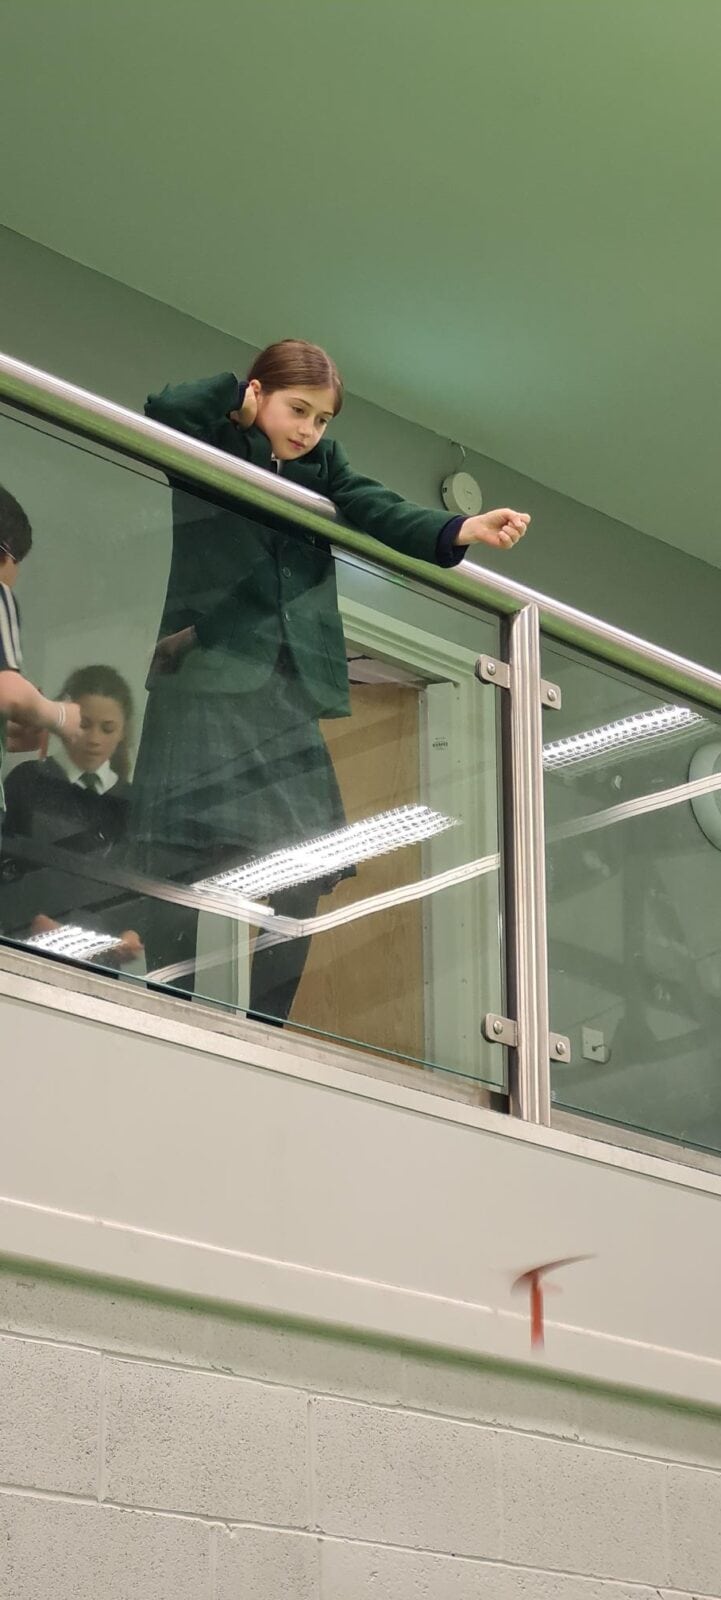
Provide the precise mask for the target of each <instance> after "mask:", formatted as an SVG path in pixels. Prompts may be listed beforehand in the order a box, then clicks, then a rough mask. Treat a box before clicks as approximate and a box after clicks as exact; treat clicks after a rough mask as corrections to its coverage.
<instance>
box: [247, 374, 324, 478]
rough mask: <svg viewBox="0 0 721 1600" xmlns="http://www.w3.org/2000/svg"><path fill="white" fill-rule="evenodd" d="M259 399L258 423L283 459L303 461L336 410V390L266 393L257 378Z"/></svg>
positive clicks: (256, 392)
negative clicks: (303, 457)
mask: <svg viewBox="0 0 721 1600" xmlns="http://www.w3.org/2000/svg"><path fill="white" fill-rule="evenodd" d="M251 381H252V387H253V389H254V390H255V394H256V397H257V401H258V411H257V415H256V423H257V425H258V427H259V428H262V429H263V432H264V433H265V434H267V435H268V438H269V439H270V442H271V446H272V449H273V455H274V456H276V457H277V459H278V460H279V461H299V460H300V458H301V456H307V454H308V451H309V450H313V449H314V448H315V446H316V445H317V443H318V441H319V439H322V438H323V434H324V433H325V430H326V428H327V426H328V423H329V422H330V421H331V420H332V418H333V413H334V410H335V393H334V391H333V389H331V388H328V389H306V388H305V387H304V386H303V385H302V384H301V385H300V386H299V387H298V388H293V389H273V390H272V392H271V393H270V394H266V392H265V390H264V389H263V387H262V384H260V383H259V382H258V380H257V379H253V380H251Z"/></svg>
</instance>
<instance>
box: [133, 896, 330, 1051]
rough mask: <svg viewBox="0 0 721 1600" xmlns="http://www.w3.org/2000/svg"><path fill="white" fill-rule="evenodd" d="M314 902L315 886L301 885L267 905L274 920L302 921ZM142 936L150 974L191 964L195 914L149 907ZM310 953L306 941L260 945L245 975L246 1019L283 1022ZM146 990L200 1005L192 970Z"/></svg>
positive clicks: (198, 977)
mask: <svg viewBox="0 0 721 1600" xmlns="http://www.w3.org/2000/svg"><path fill="white" fill-rule="evenodd" d="M318 899H319V894H318V886H317V884H313V883H302V884H298V885H297V886H295V887H294V888H291V889H283V890H280V891H279V892H278V893H277V894H275V895H273V896H272V898H271V900H270V902H269V903H270V905H271V906H272V908H273V910H274V911H275V912H276V914H277V915H278V916H284V917H299V918H304V917H312V916H314V915H315V910H316V906H317V904H318ZM143 933H144V942H145V955H146V961H147V966H148V971H149V972H152V971H154V970H158V969H159V968H162V967H170V966H175V965H176V964H177V963H180V962H190V963H193V962H194V961H195V952H196V943H197V937H198V912H197V911H196V910H195V909H194V908H193V907H192V906H181V905H174V904H172V903H171V902H170V901H167V900H155V901H153V902H152V904H151V905H149V906H148V907H147V909H146V915H145V918H144V928H143ZM261 937H262V935H261ZM309 949H310V938H309V937H308V938H302V939H278V941H277V943H273V944H268V945H264V944H261V946H260V948H259V949H257V950H256V951H255V953H254V955H253V961H252V964H251V969H250V1005H249V1009H248V1015H249V1016H252V1017H255V1018H258V1019H260V1020H262V1021H268V1022H275V1023H283V1022H285V1021H286V1020H287V1018H288V1017H289V1015H290V1012H291V1008H292V1005H293V1001H294V999H295V996H296V992H297V990H298V986H299V984H300V980H301V978H302V976H303V969H304V967H305V963H306V961H307V959H308V951H309ZM150 987H151V988H157V989H159V990H160V989H172V990H175V991H176V992H177V993H178V994H185V995H192V994H195V993H197V994H198V996H199V998H201V999H202V996H203V974H202V972H196V969H195V967H194V966H193V965H191V966H190V968H189V970H188V971H187V972H185V973H183V974H182V975H181V976H179V977H177V978H172V979H171V980H170V982H169V983H167V984H165V983H158V984H154V983H152V981H151V983H150Z"/></svg>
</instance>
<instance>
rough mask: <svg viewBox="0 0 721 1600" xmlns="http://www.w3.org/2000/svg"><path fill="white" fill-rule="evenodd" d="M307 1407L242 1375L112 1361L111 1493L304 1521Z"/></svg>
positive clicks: (171, 1505)
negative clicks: (249, 1380) (229, 1375)
mask: <svg viewBox="0 0 721 1600" xmlns="http://www.w3.org/2000/svg"><path fill="white" fill-rule="evenodd" d="M307 1404H308V1402H307V1399H306V1396H305V1395H303V1394H299V1393H296V1392H295V1391H294V1390H292V1389H282V1388H273V1387H271V1386H268V1385H265V1384H259V1383H248V1382H246V1381H245V1380H244V1379H242V1378H226V1377H222V1376H216V1375H215V1374H210V1373H205V1372H188V1371H185V1370H183V1369H178V1368H173V1367H156V1366H151V1365H150V1364H147V1363H142V1362H134V1361H109V1362H108V1366H107V1374H106V1427H105V1434H106V1472H107V1478H106V1483H107V1490H106V1495H107V1498H108V1499H109V1500H119V1501H122V1502H123V1503H124V1504H126V1505H132V1506H154V1507H158V1508H159V1509H161V1510H166V1511H188V1512H191V1513H192V1512H199V1513H202V1514H204V1515H209V1516H213V1517H218V1518H221V1519H223V1520H229V1521H234V1520H237V1521H239V1522H246V1521H248V1522H271V1523H281V1524H286V1525H288V1524H289V1525H291V1526H303V1525H305V1523H306V1521H307V1510H308V1497H307V1487H306V1481H307V1470H306V1461H307V1448H306V1446H307Z"/></svg>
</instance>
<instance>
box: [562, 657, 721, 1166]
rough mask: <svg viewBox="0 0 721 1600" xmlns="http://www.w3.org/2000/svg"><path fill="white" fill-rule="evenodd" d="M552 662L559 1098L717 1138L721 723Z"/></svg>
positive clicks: (683, 1138)
mask: <svg viewBox="0 0 721 1600" xmlns="http://www.w3.org/2000/svg"><path fill="white" fill-rule="evenodd" d="M544 671H547V672H548V674H549V676H551V677H553V678H554V680H555V681H557V682H559V683H560V684H561V687H562V693H563V709H562V711H561V712H560V713H558V715H557V716H554V718H553V721H552V723H551V722H550V720H549V723H548V724H547V725H546V743H545V748H544V766H545V769H546V828H547V841H548V849H547V867H548V873H547V877H548V899H549V913H548V915H549V963H550V988H551V1025H552V1027H553V1028H554V1029H557V1030H558V1031H560V1032H562V1033H565V1034H568V1035H569V1036H570V1039H571V1061H570V1064H569V1065H568V1066H556V1067H554V1069H553V1093H554V1104H555V1106H556V1107H557V1108H558V1109H560V1108H562V1107H566V1108H568V1109H574V1110H579V1111H582V1112H584V1113H586V1114H587V1115H591V1116H594V1117H597V1118H600V1119H603V1120H605V1121H609V1122H616V1123H620V1124H623V1125H626V1126H629V1127H634V1128H638V1129H641V1130H644V1131H647V1132H650V1133H653V1134H658V1135H662V1136H664V1137H666V1138H670V1139H674V1140H677V1141H679V1142H682V1143H688V1144H696V1145H699V1146H704V1147H706V1148H709V1149H713V1150H719V1149H721V1043H720V1042H719V1041H720V1040H721V854H719V849H718V846H717V844H716V843H715V842H714V841H713V840H711V839H710V838H709V836H708V831H707V830H705V829H704V828H703V826H702V825H701V824H700V819H699V807H701V817H703V814H704V807H707V808H709V810H710V813H711V814H712V815H714V816H715V817H716V818H717V823H718V825H719V831H718V840H719V843H721V810H720V809H719V807H720V806H721V743H720V742H719V741H720V740H721V724H720V722H719V719H718V717H717V716H716V715H715V713H713V712H710V711H705V710H704V709H703V708H701V707H699V706H697V705H695V706H694V705H685V704H683V703H680V702H678V701H676V700H674V698H673V696H671V695H670V694H669V693H668V691H665V690H658V691H654V689H653V688H652V686H650V685H646V684H643V683H640V682H639V681H638V680H637V679H635V678H632V677H631V676H630V675H628V674H625V673H622V672H620V671H616V670H614V669H612V668H611V667H605V666H604V665H603V664H601V663H599V662H594V661H593V660H591V659H590V658H588V657H585V656H583V655H581V654H580V653H575V652H572V651H570V650H566V649H564V648H563V647H561V646H551V645H549V644H547V645H546V647H545V650H544ZM709 751H711V757H710V759H708V760H707V759H706V756H707V753H708V752H709Z"/></svg>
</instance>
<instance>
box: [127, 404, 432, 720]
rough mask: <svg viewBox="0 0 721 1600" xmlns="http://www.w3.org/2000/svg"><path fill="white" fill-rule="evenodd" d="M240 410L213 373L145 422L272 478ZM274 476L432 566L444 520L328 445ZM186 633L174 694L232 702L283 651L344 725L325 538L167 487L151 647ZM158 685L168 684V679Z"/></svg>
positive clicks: (341, 651) (343, 678)
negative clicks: (236, 417) (168, 525)
mask: <svg viewBox="0 0 721 1600" xmlns="http://www.w3.org/2000/svg"><path fill="white" fill-rule="evenodd" d="M241 393H242V386H241ZM238 404H239V384H238V379H237V378H236V376H235V374H234V373H232V372H221V373H220V374H219V375H218V376H217V377H214V378H206V379H201V380H199V381H198V382H197V383H181V384H177V385H175V386H173V387H170V386H166V388H165V389H163V390H162V391H161V392H160V394H151V395H149V396H148V400H147V403H146V406H145V412H146V415H147V416H149V417H152V418H154V420H155V421H156V422H163V423H165V424H166V425H167V426H168V427H171V428H178V429H179V430H180V432H181V433H188V434H190V435H191V437H192V438H194V439H202V440H204V441H205V442H206V443H207V444H212V445H215V447H216V448H217V449H219V450H226V451H227V452H228V454H229V455H233V456H237V457H239V458H240V459H241V460H242V461H251V462H253V464H254V465H255V466H258V467H266V468H267V469H268V470H272V463H271V447H270V440H269V439H268V437H267V435H266V434H264V433H263V432H262V430H261V429H260V428H256V427H251V428H247V429H240V428H237V427H235V425H234V424H233V423H232V422H229V420H228V412H229V411H232V410H235V408H236V407H237V406H238ZM283 476H284V477H287V478H289V479H290V480H291V481H292V482H293V483H299V484H303V485H304V486H305V487H306V488H308V489H314V490H315V491H316V492H317V493H318V494H322V495H326V496H327V498H328V499H329V500H332V501H333V502H334V504H335V505H336V506H337V507H338V510H339V511H340V512H341V514H342V516H343V517H344V518H345V519H346V520H347V521H348V522H349V523H351V524H353V525H355V526H356V527H357V528H359V529H361V530H362V532H364V533H368V534H371V535H372V537H373V538H375V539H379V540H381V541H382V542H383V543H384V544H388V545H392V546H393V547H394V548H395V549H396V550H402V551H403V552H404V553H405V554H406V555H409V556H413V557H414V558H415V559H417V560H419V561H435V560H436V549H437V545H438V539H439V535H440V534H441V532H442V531H443V529H444V528H445V527H446V526H447V524H448V521H449V519H448V515H447V513H445V512H443V511H429V510H424V509H423V508H422V507H420V506H416V505H413V504H412V503H411V502H410V501H408V500H404V499H403V498H402V497H401V496H400V495H398V494H394V493H393V491H392V490H390V489H385V488H384V487H383V485H382V484H380V483H375V482H374V481H373V479H372V478H364V477H361V476H360V475H359V474H358V473H357V472H353V470H352V468H351V466H350V464H349V461H348V457H347V455H346V453H345V450H344V449H343V446H342V445H341V444H339V443H338V440H337V439H322V440H321V441H320V443H319V444H318V445H316V447H315V449H314V450H311V451H310V452H309V454H308V455H307V456H304V457H303V458H302V460H300V461H289V462H284V463H283ZM261 517H262V520H261ZM461 553H462V552H460V551H459V556H460V554H461ZM190 625H192V626H194V627H195V630H196V633H197V636H198V648H197V649H193V650H191V651H190V652H189V653H188V655H186V656H185V658H184V660H183V663H182V666H181V668H180V670H179V672H178V673H177V674H176V675H175V677H174V679H173V680H172V682H173V684H174V685H177V688H178V689H179V690H181V689H182V690H184V691H187V692H193V691H197V692H206V691H208V690H214V691H217V692H221V693H222V692H225V693H236V694H237V693H243V692H244V691H248V690H255V689H259V688H261V686H262V685H263V684H264V683H265V682H266V681H267V680H268V679H269V678H270V676H271V674H272V672H273V669H274V667H275V663H276V661H277V659H278V653H279V651H280V649H281V646H282V645H284V644H285V645H286V646H287V648H288V649H289V650H290V653H291V655H292V657H293V660H294V663H295V666H296V669H297V671H298V674H299V676H300V679H301V682H302V684H303V687H304V689H305V692H306V694H307V696H308V698H309V702H310V705H311V707H312V709H313V711H314V713H315V715H316V716H319V717H338V716H346V715H347V714H348V712H349V710H350V704H349V693H348V672H347V666H346V653H345V642H344V638H343V627H342V622H341V618H340V614H339V611H338V600H337V594H336V583H335V567H334V562H333V557H332V555H331V551H330V544H329V541H328V540H327V539H326V538H324V537H323V536H322V535H320V534H313V533H309V532H304V531H303V530H302V529H301V528H298V527H293V525H292V524H290V523H288V522H285V521H284V520H283V519H282V518H281V517H277V518H275V517H272V516H269V515H267V514H266V513H262V514H260V513H258V514H255V513H254V512H252V511H251V510H248V511H241V510H240V509H235V510H233V509H230V508H229V507H228V505H227V504H226V505H223V504H218V502H217V501H215V500H212V499H211V498H210V495H208V496H207V497H206V496H205V495H204V494H203V492H202V491H200V492H199V491H197V490H195V491H193V493H190V492H189V491H187V490H183V489H180V488H178V487H177V486H176V487H174V489H173V554H172V560H171V567H170V576H169V579H168V590H167V595H166V599H165V606H164V609H163V616H162V620H161V624H160V634H159V636H160V637H163V636H164V635H166V634H169V633H176V632H177V631H178V630H179V629H181V628H186V627H189V626H190ZM151 682H152V680H151ZM157 682H158V685H160V684H161V683H163V684H164V685H166V686H168V687H169V685H170V680H168V679H167V678H164V679H160V678H159V679H158V680H157Z"/></svg>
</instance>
